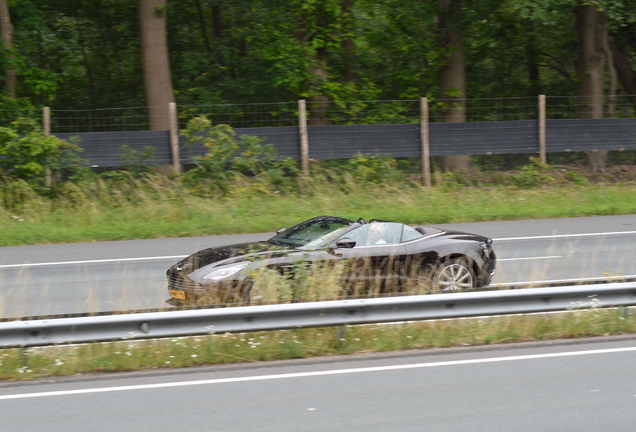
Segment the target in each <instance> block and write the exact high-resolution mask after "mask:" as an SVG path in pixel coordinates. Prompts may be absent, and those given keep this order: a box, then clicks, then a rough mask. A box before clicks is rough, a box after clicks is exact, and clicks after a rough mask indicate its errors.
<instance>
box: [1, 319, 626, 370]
mask: <svg viewBox="0 0 636 432" xmlns="http://www.w3.org/2000/svg"><path fill="white" fill-rule="evenodd" d="M627 333H636V314H632V315H627V316H624V314H623V313H622V312H621V311H620V310H618V309H602V308H591V309H584V310H578V311H573V312H569V313H564V314H544V315H521V316H520V315H515V316H506V317H493V318H487V319H479V318H477V319H457V320H441V321H424V322H414V323H406V324H395V325H369V326H351V327H345V328H344V329H343V332H342V335H341V337H340V338H338V337H337V329H336V328H333V327H332V328H316V329H298V330H289V331H272V332H259V333H245V334H223V335H207V336H199V337H187V338H174V339H157V340H148V341H136V342H112V343H95V344H86V345H79V346H57V347H48V348H36V349H5V350H2V351H0V380H31V379H38V378H44V377H52V376H68V375H75V374H91V373H105V372H122V371H134V370H149V369H158V368H178V367H188V366H197V365H211V364H223V363H238V362H257V361H268V360H282V359H293V358H306V357H317V356H329V355H342V354H361V353H372V352H386V351H396V350H408V349H422V348H438V347H453V346H467V345H489V344H501V343H510V342H522V341H540V340H554V339H563V338H579V337H589V336H609V335H617V334H627Z"/></svg>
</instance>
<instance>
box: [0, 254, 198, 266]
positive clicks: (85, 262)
mask: <svg viewBox="0 0 636 432" xmlns="http://www.w3.org/2000/svg"><path fill="white" fill-rule="evenodd" d="M187 256H188V255H174V256H162V257H143V258H113V259H103V260H86V261H61V262H49V263H27V264H6V265H0V268H16V267H39V266H52V265H71V264H95V263H107V262H120V261H151V260H162V259H180V258H185V257H187Z"/></svg>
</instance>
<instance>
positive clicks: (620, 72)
mask: <svg viewBox="0 0 636 432" xmlns="http://www.w3.org/2000/svg"><path fill="white" fill-rule="evenodd" d="M609 47H610V50H611V51H612V60H613V61H614V68H615V69H616V74H617V76H618V80H619V81H620V82H621V85H622V86H623V89H625V93H627V94H628V95H630V96H629V98H630V101H631V103H632V106H633V107H634V110H635V111H636V72H634V70H633V69H632V66H631V64H630V63H629V59H628V58H627V55H625V53H624V52H623V51H622V50H621V49H620V48H619V47H618V45H616V44H615V43H614V42H613V41H610V42H609Z"/></svg>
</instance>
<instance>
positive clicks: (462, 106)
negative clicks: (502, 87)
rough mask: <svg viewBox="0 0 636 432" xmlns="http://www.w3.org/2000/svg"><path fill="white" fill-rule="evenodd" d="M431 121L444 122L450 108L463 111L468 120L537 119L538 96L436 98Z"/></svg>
mask: <svg viewBox="0 0 636 432" xmlns="http://www.w3.org/2000/svg"><path fill="white" fill-rule="evenodd" d="M429 105H430V107H429V121H430V122H432V123H438V122H444V121H445V120H446V117H447V113H448V111H449V110H450V109H453V108H454V109H456V110H458V111H460V112H462V113H463V116H464V118H465V121H467V122H486V121H512V120H536V119H537V118H538V115H539V114H538V113H539V106H538V98H536V97H519V98H489V99H434V100H432V101H430V102H429Z"/></svg>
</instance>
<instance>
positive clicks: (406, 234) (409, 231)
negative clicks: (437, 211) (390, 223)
mask: <svg viewBox="0 0 636 432" xmlns="http://www.w3.org/2000/svg"><path fill="white" fill-rule="evenodd" d="M423 236H424V234H422V233H421V232H419V231H417V230H416V229H415V228H411V227H410V226H408V225H404V231H402V241H401V243H406V242H409V241H411V240H415V239H416V238H420V237H423Z"/></svg>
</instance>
